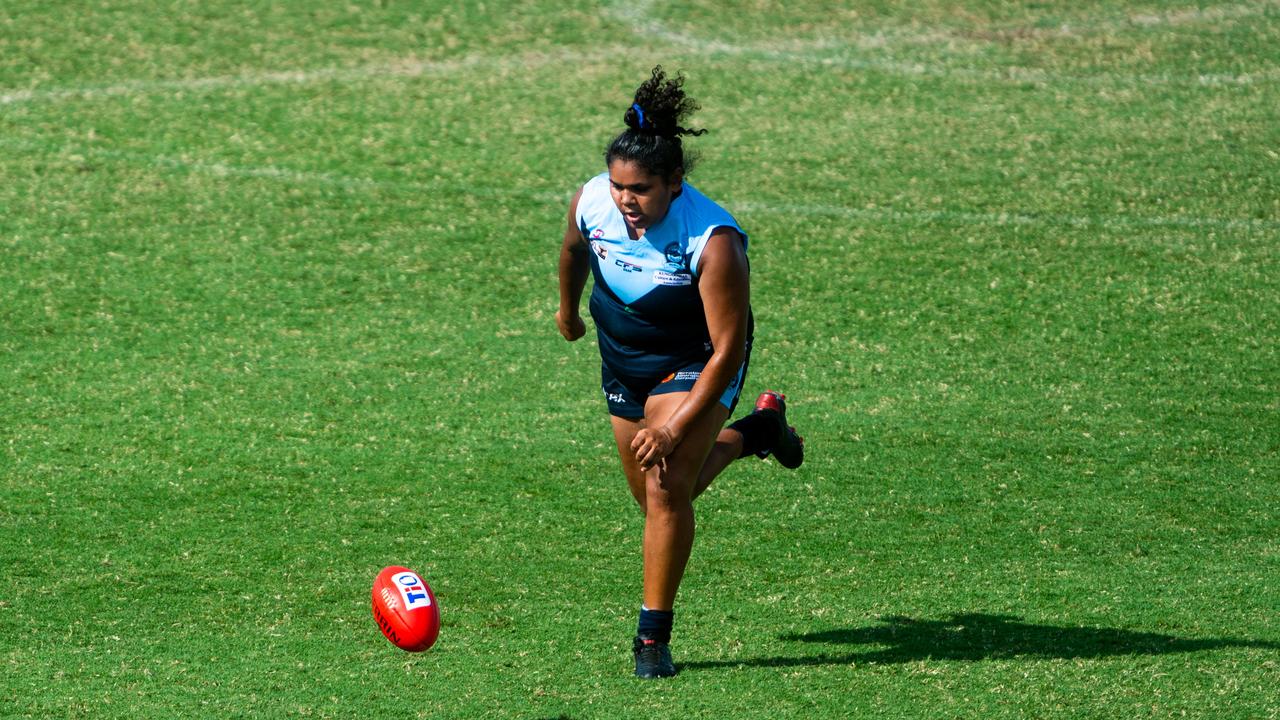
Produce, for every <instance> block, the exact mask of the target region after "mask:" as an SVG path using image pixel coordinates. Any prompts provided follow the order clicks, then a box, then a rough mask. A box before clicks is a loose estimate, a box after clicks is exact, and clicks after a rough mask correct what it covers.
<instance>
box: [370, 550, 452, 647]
mask: <svg viewBox="0 0 1280 720" xmlns="http://www.w3.org/2000/svg"><path fill="white" fill-rule="evenodd" d="M373 619H374V620H376V621H377V623H378V629H379V630H381V631H382V634H383V635H386V636H387V639H388V640H390V641H391V642H392V643H393V644H395V646H396V647H399V648H401V649H403V650H408V651H409V652H422V651H423V650H426V649H427V648H429V647H431V646H432V645H434V644H435V642H436V636H437V635H439V634H440V606H439V605H437V604H436V596H435V595H433V594H432V592H431V588H430V587H428V586H427V583H426V582H425V581H423V579H422V577H421V576H420V575H418V574H417V573H415V572H414V571H412V570H410V569H409V568H403V567H400V566H399V565H392V566H391V567H385V568H383V569H382V572H380V573H378V577H377V579H376V580H374V581H373Z"/></svg>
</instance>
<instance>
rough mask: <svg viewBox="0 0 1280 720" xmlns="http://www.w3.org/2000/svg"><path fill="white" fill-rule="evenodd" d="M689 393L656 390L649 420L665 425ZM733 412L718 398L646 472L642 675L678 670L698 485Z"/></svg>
mask: <svg viewBox="0 0 1280 720" xmlns="http://www.w3.org/2000/svg"><path fill="white" fill-rule="evenodd" d="M686 397H688V393H685V392H670V393H663V394H659V395H650V396H649V400H648V402H647V403H646V404H645V424H646V425H647V426H649V427H660V426H662V425H663V424H665V423H666V421H667V419H668V418H670V417H671V414H672V413H673V412H675V410H676V409H677V408H678V407H680V404H681V403H682V402H684V400H685V398H686ZM728 416H729V409H728V408H726V407H724V406H723V405H720V404H716V405H715V406H714V407H713V408H711V409H710V410H709V411H708V412H706V413H705V414H704V415H703V417H701V418H699V419H698V420H697V421H695V422H694V423H693V425H692V426H690V427H689V428H688V429H687V430H686V432H685V436H684V438H683V439H681V441H680V443H679V444H678V445H676V447H675V449H674V450H672V452H671V454H670V455H668V456H667V457H666V458H664V459H663V460H662V461H661V462H659V463H658V464H657V465H655V466H654V467H651V468H649V469H648V470H647V471H646V472H645V510H646V512H645V524H644V605H643V606H642V607H641V610H640V620H639V623H638V627H637V632H636V640H635V646H634V648H633V650H634V654H635V661H636V675H637V676H639V677H643V678H657V677H669V676H671V675H674V674H675V672H676V668H675V664H674V663H673V662H672V660H671V651H670V648H669V643H670V642H671V626H672V622H673V620H674V608H675V599H676V592H677V590H679V588H680V581H681V580H682V579H683V577H684V570H685V566H686V565H687V564H688V562H689V555H690V553H691V552H692V550H693V536H694V516H693V491H694V488H695V487H696V486H697V483H698V478H699V476H700V475H701V472H702V468H703V467H704V465H705V464H706V460H707V456H708V454H709V453H710V452H711V450H712V447H713V445H714V444H715V442H716V437H717V435H718V434H719V431H720V428H721V427H722V426H723V425H724V422H725V420H726V419H728Z"/></svg>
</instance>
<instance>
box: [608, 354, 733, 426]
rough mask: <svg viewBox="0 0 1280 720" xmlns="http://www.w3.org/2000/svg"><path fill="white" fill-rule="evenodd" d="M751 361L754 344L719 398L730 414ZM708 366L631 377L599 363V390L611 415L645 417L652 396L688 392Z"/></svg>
mask: <svg viewBox="0 0 1280 720" xmlns="http://www.w3.org/2000/svg"><path fill="white" fill-rule="evenodd" d="M750 360H751V343H750V342H748V343H747V355H746V357H744V358H743V359H742V367H740V368H738V374H737V375H735V376H734V378H733V380H731V381H730V382H729V387H727V388H725V390H724V393H723V394H721V395H720V404H721V405H723V406H725V407H727V408H729V413H730V414H732V413H733V409H734V408H735V407H737V405H738V398H739V397H740V396H741V395H742V386H743V384H744V383H745V382H746V379H747V363H748V362H750ZM706 365H707V363H706V361H705V360H697V361H694V362H690V363H688V364H685V365H682V366H680V367H678V368H676V369H675V370H674V371H673V372H670V373H667V374H666V375H661V376H659V377H655V378H632V377H630V376H627V375H625V374H623V373H620V372H615V371H614V369H613V368H611V367H609V365H608V363H603V362H602V363H600V389H601V390H603V391H604V398H605V401H606V402H608V404H609V414H610V415H613V416H615V417H620V418H626V419H628V420H638V419H640V418H642V417H644V404H645V403H646V402H647V401H648V400H649V396H650V395H662V394H664V393H674V392H689V391H690V390H692V389H693V384H694V383H695V382H697V381H698V378H699V377H701V376H702V370H703V368H705V367H706Z"/></svg>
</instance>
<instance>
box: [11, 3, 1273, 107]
mask: <svg viewBox="0 0 1280 720" xmlns="http://www.w3.org/2000/svg"><path fill="white" fill-rule="evenodd" d="M653 5H654V0H630V1H624V2H615V3H614V4H613V5H611V6H609V7H608V8H607V12H608V14H610V15H611V16H613V17H614V18H615V19H617V20H620V21H622V22H624V23H625V24H628V25H630V26H631V28H632V30H633V31H634V32H635V33H636V34H637V35H639V36H641V37H649V38H657V39H658V40H662V41H664V42H667V43H669V44H672V45H676V46H679V47H682V48H685V49H686V50H687V51H689V52H695V53H698V54H700V55H704V56H707V57H708V58H710V59H714V58H715V57H717V56H729V57H742V58H746V59H757V60H762V61H767V62H781V63H802V64H811V65H820V66H825V67H834V68H843V69H849V70H869V71H877V72H883V73H887V74H894V75H904V76H909V77H942V78H945V77H958V78H968V79H972V80H975V81H979V82H990V83H998V82H1014V83H1028V82H1029V83H1041V84H1060V83H1079V84H1115V83H1121V84H1129V85H1168V84H1190V85H1196V84H1198V85H1206V86H1219V85H1248V84H1252V83H1255V82H1263V81H1268V80H1275V79H1280V68H1275V67H1272V68H1261V69H1259V70H1257V71H1256V72H1250V73H1242V74H1230V73H1204V74H1200V75H1197V76H1171V75H1128V74H1119V73H1098V74H1094V75H1062V74H1055V73H1051V72H1048V71H1045V70H1040V69H1036V68H1019V67H1006V68H997V69H978V68H969V67H951V66H946V65H938V64H931V63H923V62H915V61H911V60H893V59H887V58H859V57H851V56H849V55H848V54H847V51H848V50H850V49H858V48H862V49H870V48H883V47H885V46H887V45H892V44H895V43H902V44H926V43H954V42H974V39H973V38H964V37H960V36H959V35H957V34H956V32H955V31H954V30H947V29H933V30H929V29H925V30H914V29H901V30H899V29H891V30H887V31H877V32H875V33H873V34H866V33H862V34H855V35H853V36H852V37H850V38H847V39H839V40H833V39H823V40H814V41H801V40H797V41H790V42H775V43H755V44H750V45H740V44H734V43H727V42H723V41H719V40H714V39H709V38H702V37H696V36H693V35H689V34H687V33H681V32H676V31H674V30H672V29H670V28H669V27H667V26H666V25H664V24H663V23H661V22H660V21H658V20H655V19H654V18H653V17H652V13H651V11H652V9H653ZM1272 10H1276V11H1280V3H1278V2H1276V1H1275V0H1267V1H1265V2H1258V3H1241V4H1233V5H1221V6H1214V7H1209V8H1204V9H1198V8H1192V9H1187V10H1179V11H1170V12H1167V13H1164V14H1136V15H1133V16H1130V17H1128V18H1126V19H1124V20H1118V21H1102V22H1098V23H1095V24H1092V25H1088V24H1077V25H1063V26H1061V27H1059V28H1049V29H1044V30H1031V31H1030V32H1038V33H1044V34H1045V35H1055V34H1057V35H1063V34H1067V35H1070V34H1074V33H1080V32H1087V31H1090V30H1093V31H1097V30H1108V29H1113V30H1120V29H1124V28H1126V27H1132V26H1143V27H1151V26H1158V25H1169V26H1173V25H1182V24H1188V23H1194V22H1214V21H1218V20H1225V19H1239V18H1248V17H1254V16H1257V15H1262V14H1265V13H1267V12H1269V11H1272ZM996 32H997V33H999V32H1001V31H996ZM1004 32H1011V31H1008V30H1006V31H1004ZM832 53H834V54H832ZM631 54H634V48H628V47H626V46H617V47H596V48H593V49H592V50H591V51H589V52H584V51H576V50H570V49H565V50H561V51H555V52H535V53H522V54H517V55H511V56H500V55H490V54H486V53H476V54H472V55H467V56H464V57H461V58H457V59H452V60H440V61H424V60H416V59H409V60H402V61H396V62H388V63H379V64H370V65H360V66H355V67H349V68H313V69H304V70H286V71H262V72H248V73H242V74H239V75H223V76H213V77H196V78H176V79H171V80H127V81H123V82H119V83H113V84H104V85H87V86H81V87H53V88H34V89H8V90H5V89H0V106H5V105H18V104H23V103H37V102H64V101H72V100H92V99H98V98H111V97H136V96H141V95H149V94H163V93H174V94H177V93H185V92H199V91H211V90H221V89H236V88H256V87H263V86H270V85H312V84H319V83H325V82H347V83H350V82H361V81H367V80H376V79H379V78H415V77H426V76H446V77H447V76H450V75H456V74H458V73H463V72H466V71H469V70H476V69H480V70H498V71H518V70H522V69H526V68H535V67H544V66H548V65H554V64H564V63H575V62H600V61H606V60H609V59H611V58H617V57H627V56H628V55H631Z"/></svg>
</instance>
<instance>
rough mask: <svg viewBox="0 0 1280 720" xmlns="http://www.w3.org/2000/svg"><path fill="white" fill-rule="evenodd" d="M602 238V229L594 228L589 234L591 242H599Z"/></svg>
mask: <svg viewBox="0 0 1280 720" xmlns="http://www.w3.org/2000/svg"><path fill="white" fill-rule="evenodd" d="M602 237H604V228H596V229H595V230H593V231H592V232H591V239H592V240H599V239H600V238H602Z"/></svg>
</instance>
